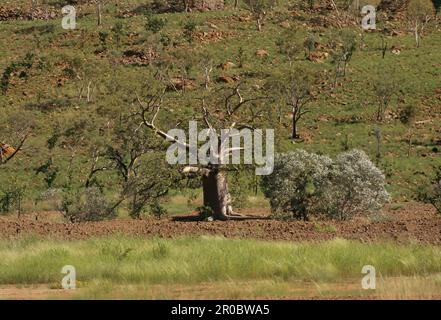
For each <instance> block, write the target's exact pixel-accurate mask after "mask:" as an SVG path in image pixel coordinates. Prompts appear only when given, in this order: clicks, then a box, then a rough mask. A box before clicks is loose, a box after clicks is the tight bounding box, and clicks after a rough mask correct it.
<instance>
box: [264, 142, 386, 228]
mask: <svg viewBox="0 0 441 320" xmlns="http://www.w3.org/2000/svg"><path fill="white" fill-rule="evenodd" d="M385 185H386V182H385V177H384V175H383V174H382V172H381V171H380V170H379V169H378V168H376V167H375V165H374V164H373V163H372V162H371V161H370V160H369V158H368V156H367V155H366V154H365V153H364V152H362V151H359V150H353V151H349V152H346V153H343V154H341V155H339V156H338V157H337V159H335V160H332V159H330V158H329V157H327V156H322V155H317V154H313V153H308V152H306V151H304V150H296V151H293V152H289V153H286V154H279V155H277V156H276V159H275V166H274V172H273V174H271V175H269V176H265V177H264V178H263V180H262V186H263V190H264V193H265V196H266V197H267V198H268V199H269V200H270V204H271V208H272V210H273V212H274V214H275V216H276V217H279V218H284V219H304V220H308V219H309V218H310V217H311V216H318V215H326V216H329V217H331V218H336V219H348V218H351V217H352V216H353V215H355V214H357V213H362V212H366V211H374V210H378V209H379V208H381V207H382V206H383V205H384V203H386V202H387V201H389V199H390V196H389V194H388V192H387V191H386V189H385Z"/></svg>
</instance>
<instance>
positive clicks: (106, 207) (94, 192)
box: [61, 187, 116, 222]
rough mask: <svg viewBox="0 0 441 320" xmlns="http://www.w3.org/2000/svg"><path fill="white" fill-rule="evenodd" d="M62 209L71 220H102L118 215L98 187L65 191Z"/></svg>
mask: <svg viewBox="0 0 441 320" xmlns="http://www.w3.org/2000/svg"><path fill="white" fill-rule="evenodd" d="M61 211H62V213H63V215H64V217H65V218H66V219H68V220H69V221H71V222H83V221H100V220H106V219H111V218H114V217H115V216H116V212H115V210H114V209H113V207H112V206H110V204H109V203H108V201H107V199H106V198H105V196H104V194H103V192H102V191H101V190H100V189H99V188H96V187H90V188H86V189H84V190H83V191H82V192H70V191H67V192H65V193H64V194H63V199H62V203H61Z"/></svg>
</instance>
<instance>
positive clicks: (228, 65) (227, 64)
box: [221, 61, 236, 70]
mask: <svg viewBox="0 0 441 320" xmlns="http://www.w3.org/2000/svg"><path fill="white" fill-rule="evenodd" d="M235 66H236V65H235V64H234V63H233V62H231V61H227V62H225V63H223V64H222V65H221V68H222V70H228V69H231V68H233V67H235Z"/></svg>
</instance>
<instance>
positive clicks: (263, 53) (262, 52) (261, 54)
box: [256, 49, 269, 57]
mask: <svg viewBox="0 0 441 320" xmlns="http://www.w3.org/2000/svg"><path fill="white" fill-rule="evenodd" d="M256 56H258V57H268V56H269V54H268V51H266V50H264V49H259V50H257V51H256Z"/></svg>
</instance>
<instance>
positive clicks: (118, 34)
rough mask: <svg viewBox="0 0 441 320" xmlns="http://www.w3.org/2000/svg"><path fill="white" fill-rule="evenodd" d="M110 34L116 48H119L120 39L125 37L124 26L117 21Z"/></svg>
mask: <svg viewBox="0 0 441 320" xmlns="http://www.w3.org/2000/svg"><path fill="white" fill-rule="evenodd" d="M112 32H113V36H114V38H115V42H116V47H117V48H119V47H120V45H121V40H122V37H123V36H124V35H125V31H124V24H123V23H122V22H121V21H117V22H116V23H115V25H114V26H113V27H112Z"/></svg>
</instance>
